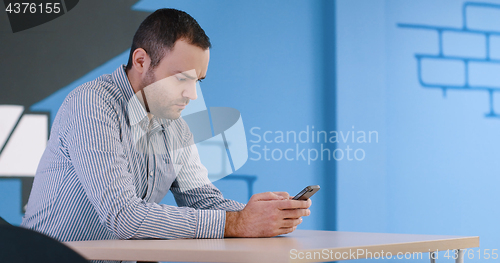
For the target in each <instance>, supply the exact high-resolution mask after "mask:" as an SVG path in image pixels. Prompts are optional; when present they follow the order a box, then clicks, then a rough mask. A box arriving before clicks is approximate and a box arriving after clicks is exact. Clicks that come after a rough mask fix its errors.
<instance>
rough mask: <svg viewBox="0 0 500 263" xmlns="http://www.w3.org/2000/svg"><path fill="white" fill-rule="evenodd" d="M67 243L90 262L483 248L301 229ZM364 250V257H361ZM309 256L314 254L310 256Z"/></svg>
mask: <svg viewBox="0 0 500 263" xmlns="http://www.w3.org/2000/svg"><path fill="white" fill-rule="evenodd" d="M65 244H66V245H68V246H69V247H71V248H72V249H74V250H75V251H77V252H78V253H80V254H81V255H82V256H84V257H85V258H87V259H89V260H99V259H100V260H131V261H135V260H140V261H187V262H272V263H275V262H324V261H337V260H345V259H354V258H352V255H353V253H355V258H358V259H359V258H367V257H368V258H370V254H369V253H372V254H371V255H372V256H371V257H372V258H376V256H377V253H378V256H379V257H380V256H382V255H383V256H385V257H388V256H389V253H390V254H391V255H392V258H395V257H397V255H398V253H400V254H399V255H400V257H401V255H402V257H403V258H404V256H405V254H406V253H418V252H422V253H420V258H424V259H429V252H433V251H444V250H459V252H463V250H460V249H465V248H472V247H478V246H479V237H459V236H436V235H407V234H378V233H356V232H337V231H312V230H297V231H295V232H293V233H291V234H289V235H285V236H280V237H274V238H226V239H180V240H99V241H75V242H66V243H65ZM361 251H363V254H364V255H360V254H361ZM382 252H383V254H381V253H382ZM325 253H326V254H327V255H328V256H326V254H325ZM367 254H368V256H367ZM453 254H454V253H453V251H450V255H453ZM307 255H310V257H315V258H312V259H307ZM347 255H349V256H347ZM407 255H409V254H407ZM412 255H413V254H412ZM459 255H461V256H460V257H458V258H457V259H456V262H457V263H462V262H463V253H459ZM318 256H319V258H318ZM415 256H418V254H415ZM338 257H340V258H338ZM346 257H347V258H346ZM301 258H302V259H301ZM403 260H404V259H403ZM431 262H433V260H432V259H431Z"/></svg>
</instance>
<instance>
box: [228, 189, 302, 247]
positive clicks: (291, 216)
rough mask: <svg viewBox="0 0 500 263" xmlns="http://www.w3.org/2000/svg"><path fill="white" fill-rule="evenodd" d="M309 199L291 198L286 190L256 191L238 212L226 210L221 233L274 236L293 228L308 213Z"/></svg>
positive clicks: (236, 235) (286, 232)
mask: <svg viewBox="0 0 500 263" xmlns="http://www.w3.org/2000/svg"><path fill="white" fill-rule="evenodd" d="M310 206H311V200H310V199H309V200H307V201H302V200H291V199H290V196H289V195H288V193H286V192H276V193H272V192H267V193H260V194H255V195H253V196H252V198H250V201H248V204H247V205H246V206H245V208H244V209H243V210H241V211H239V212H226V226H225V229H224V237H273V236H277V235H282V234H288V233H291V232H293V231H294V230H295V229H296V228H297V225H298V224H300V223H301V222H302V218H301V217H302V216H308V215H309V214H310V213H311V212H310V211H309V209H308V208H309V207H310Z"/></svg>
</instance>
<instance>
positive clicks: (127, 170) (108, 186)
mask: <svg viewBox="0 0 500 263" xmlns="http://www.w3.org/2000/svg"><path fill="white" fill-rule="evenodd" d="M169 190H170V191H172V194H173V195H174V197H175V200H176V202H177V205H178V206H179V207H176V206H169V205H165V204H159V202H160V201H161V200H162V199H163V197H164V196H165V195H166V194H167V192H168V191H169ZM243 208H244V205H243V204H241V203H238V202H235V201H232V200H228V199H224V198H223V196H222V194H221V192H220V191H219V190H218V189H217V188H216V187H215V186H213V185H212V184H211V183H210V181H209V180H208V176H207V169H206V168H205V167H204V166H203V165H202V164H201V162H200V159H199V155H198V151H197V149H196V145H195V144H194V143H193V135H192V133H191V132H190V130H189V127H188V126H187V124H186V122H185V121H184V120H183V119H182V118H179V119H176V120H164V119H158V118H156V117H153V118H152V119H150V118H149V117H148V115H147V113H146V111H145V110H144V107H143V106H142V105H141V104H140V102H139V101H138V99H137V96H136V95H135V94H134V91H133V89H132V86H131V85H130V82H129V80H128V78H127V75H126V73H125V71H124V66H123V65H122V66H121V67H119V68H118V69H117V70H116V71H114V72H113V73H112V74H110V75H109V74H107V75H103V76H101V77H99V78H97V79H95V80H93V81H91V82H88V83H85V84H83V85H81V86H79V87H78V88H76V89H75V90H73V91H72V92H71V93H70V94H69V95H68V96H67V97H66V99H65V100H64V102H63V104H62V105H61V108H60V109H59V111H58V113H57V115H56V118H55V120H54V124H53V126H52V130H51V133H50V139H49V142H48V144H47V148H46V150H45V152H44V154H43V156H42V159H41V161H40V164H39V166H38V170H37V173H36V176H35V180H34V183H33V188H32V191H31V195H30V198H29V202H28V206H27V210H26V214H25V216H24V217H23V222H22V224H21V225H22V226H24V227H26V228H29V229H33V230H36V231H38V232H41V233H44V234H47V235H49V236H51V237H54V238H56V239H57V240H60V241H76V240H102V239H146V238H160V239H176V238H223V237H224V226H225V216H226V213H225V211H238V210H241V209H243Z"/></svg>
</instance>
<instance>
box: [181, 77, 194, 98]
mask: <svg viewBox="0 0 500 263" xmlns="http://www.w3.org/2000/svg"><path fill="white" fill-rule="evenodd" d="M196 83H197V82H196V81H193V82H192V83H189V85H186V89H185V90H184V92H183V93H182V96H183V97H184V98H188V99H190V100H195V99H196V98H198V95H197V94H196Z"/></svg>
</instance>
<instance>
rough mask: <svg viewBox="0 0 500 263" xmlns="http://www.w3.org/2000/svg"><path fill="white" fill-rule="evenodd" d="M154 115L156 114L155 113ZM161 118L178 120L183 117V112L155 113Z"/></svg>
mask: <svg viewBox="0 0 500 263" xmlns="http://www.w3.org/2000/svg"><path fill="white" fill-rule="evenodd" d="M153 115H154V114H153ZM155 116H157V117H158V118H160V119H165V120H177V119H179V118H180V117H181V112H179V113H169V114H158V115H155Z"/></svg>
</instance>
